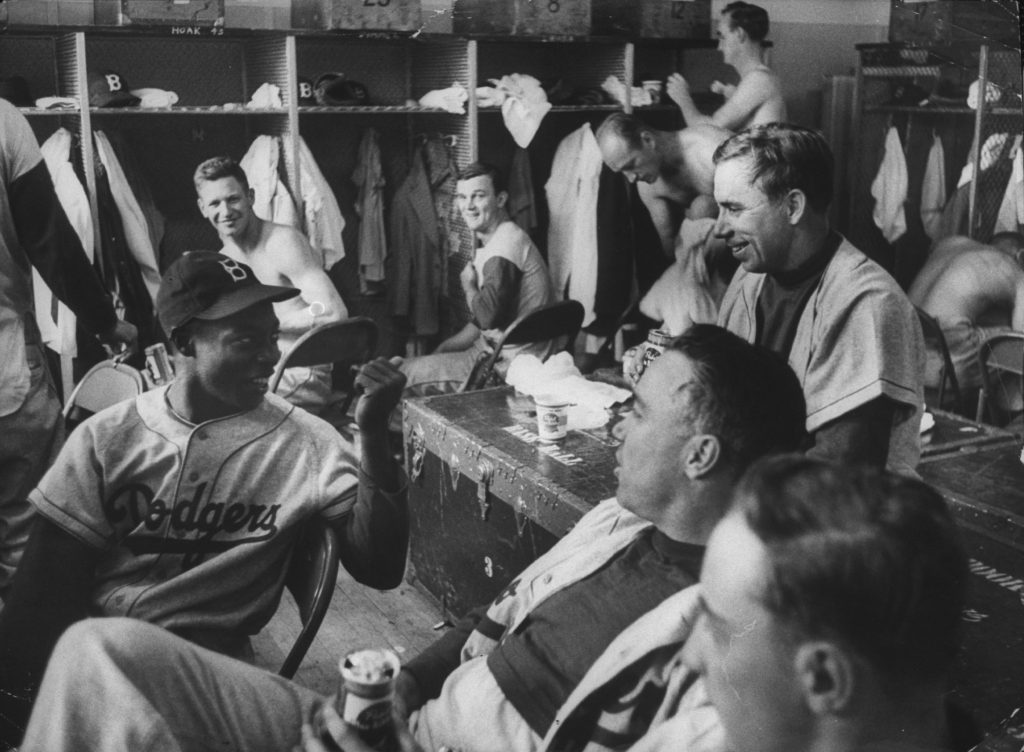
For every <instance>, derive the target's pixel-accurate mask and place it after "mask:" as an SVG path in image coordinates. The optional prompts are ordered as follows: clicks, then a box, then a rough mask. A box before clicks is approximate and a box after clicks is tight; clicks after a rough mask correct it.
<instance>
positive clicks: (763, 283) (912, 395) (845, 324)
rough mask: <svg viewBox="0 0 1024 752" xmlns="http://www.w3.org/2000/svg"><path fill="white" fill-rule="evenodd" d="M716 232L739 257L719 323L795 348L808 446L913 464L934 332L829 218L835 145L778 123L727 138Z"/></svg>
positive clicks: (720, 162)
mask: <svg viewBox="0 0 1024 752" xmlns="http://www.w3.org/2000/svg"><path fill="white" fill-rule="evenodd" d="M714 161H715V177H714V184H715V188H714V191H715V200H716V201H717V202H718V205H719V216H718V224H717V227H716V229H715V232H716V235H717V236H718V237H719V238H721V239H723V240H724V241H725V242H726V243H727V244H728V246H729V248H730V249H731V251H732V254H733V256H734V257H735V258H736V259H737V260H738V261H739V262H740V269H739V270H738V271H737V272H736V276H735V277H733V280H732V282H731V284H730V285H729V289H728V290H727V291H726V293H725V297H724V298H723V300H722V305H721V308H720V310H719V316H718V323H719V324H720V325H721V326H724V327H726V328H727V329H729V330H730V331H733V332H735V333H736V334H738V335H740V336H741V337H743V338H745V339H747V340H748V341H750V342H757V343H758V344H763V345H765V346H767V347H768V348H770V349H772V350H774V351H775V352H778V353H780V354H782V355H783V356H785V357H787V358H788V360H789V364H790V366H791V367H792V368H793V370H794V371H796V375H797V377H798V378H799V379H800V383H801V384H802V385H803V390H804V399H805V400H806V401H807V426H806V427H807V431H808V435H809V437H810V438H809V447H808V451H809V453H811V454H814V455H817V456H822V457H828V458H832V459H836V460H841V461H844V462H855V463H865V464H870V465H875V466H878V467H888V468H889V469H890V470H893V471H896V472H899V473H903V474H912V473H913V472H914V467H915V466H916V464H917V461H918V459H919V458H920V435H919V430H920V422H921V409H922V405H923V402H924V398H923V384H922V374H923V372H924V342H923V338H922V334H921V329H920V325H919V324H918V322H917V318H916V315H915V313H914V309H913V307H912V306H911V304H910V301H909V300H908V299H907V297H906V295H904V293H903V291H902V290H901V289H900V288H899V286H898V285H897V284H896V282H895V281H894V280H893V279H892V277H890V276H889V274H888V273H886V272H885V271H884V270H883V269H882V268H881V267H880V266H878V265H877V264H876V263H874V262H873V261H871V260H870V259H868V258H867V257H866V256H865V255H864V254H863V253H861V252H860V251H859V250H857V249H856V248H854V247H853V246H852V245H851V244H850V242H849V241H847V240H846V239H845V238H843V237H842V236H841V235H840V234H839V233H837V232H836V231H835V230H833V229H832V228H831V227H830V226H829V222H828V214H827V212H828V206H829V203H830V201H831V198H832V169H833V166H832V154H831V152H830V150H829V148H828V145H827V144H826V143H825V140H824V139H823V138H822V137H821V136H820V135H819V134H817V133H815V132H813V131H810V130H807V129H804V128H800V127H798V126H792V125H784V124H778V123H772V124H768V125H763V126H756V127H754V128H751V129H750V130H748V131H745V132H743V133H740V134H737V135H736V136H733V137H732V138H730V139H729V140H728V141H726V142H725V143H723V144H722V145H721V146H719V147H718V149H717V151H716V152H715V156H714Z"/></svg>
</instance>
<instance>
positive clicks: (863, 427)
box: [807, 397, 897, 468]
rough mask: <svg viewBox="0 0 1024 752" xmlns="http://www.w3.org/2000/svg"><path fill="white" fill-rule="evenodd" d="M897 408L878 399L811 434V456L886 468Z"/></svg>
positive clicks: (888, 402) (808, 452) (893, 404)
mask: <svg viewBox="0 0 1024 752" xmlns="http://www.w3.org/2000/svg"><path fill="white" fill-rule="evenodd" d="M896 409H897V405H896V404H895V403H893V402H892V401H891V400H889V399H887V398H886V397H877V398H875V399H873V400H872V401H871V402H868V403H867V404H865V405H861V406H860V407H858V408H856V409H854V410H851V411H850V412H848V413H847V414H846V415H843V416H841V417H839V418H837V419H836V420H833V421H831V422H829V423H826V424H825V425H824V426H822V427H821V428H819V429H818V430H817V431H815V432H814V433H813V434H812V437H811V438H812V440H813V446H811V448H810V449H808V451H807V454H809V455H810V456H812V457H820V458H822V459H828V460H833V461H835V462H843V463H848V464H861V465H871V466H874V467H879V468H884V467H885V465H886V462H887V461H888V458H889V440H890V436H891V434H892V426H893V420H894V419H895V415H896Z"/></svg>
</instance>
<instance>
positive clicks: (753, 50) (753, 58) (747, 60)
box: [733, 44, 764, 78]
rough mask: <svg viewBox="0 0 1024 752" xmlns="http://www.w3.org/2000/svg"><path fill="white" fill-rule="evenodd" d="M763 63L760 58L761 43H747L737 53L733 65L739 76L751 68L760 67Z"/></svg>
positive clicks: (741, 76)
mask: <svg viewBox="0 0 1024 752" xmlns="http://www.w3.org/2000/svg"><path fill="white" fill-rule="evenodd" d="M763 64H764V61H763V60H762V59H761V45H760V44H757V45H748V46H746V47H744V48H743V50H742V51H741V52H740V53H739V54H738V55H737V60H736V62H735V64H734V65H733V67H734V68H735V69H736V72H737V73H739V74H740V78H743V77H744V76H745V75H747V74H748V73H750V72H751V71H752V70H756V69H758V68H760V67H761V66H762V65H763Z"/></svg>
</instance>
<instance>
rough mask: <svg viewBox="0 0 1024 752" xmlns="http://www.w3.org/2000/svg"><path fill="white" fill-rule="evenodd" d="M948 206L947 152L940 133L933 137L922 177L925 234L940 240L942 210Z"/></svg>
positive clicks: (922, 214) (922, 207) (922, 212)
mask: <svg viewBox="0 0 1024 752" xmlns="http://www.w3.org/2000/svg"><path fill="white" fill-rule="evenodd" d="M945 206H946V152H945V150H944V149H943V147H942V139H941V138H939V135H938V134H935V135H934V136H933V137H932V148H931V149H930V150H929V151H928V161H927V162H926V164H925V168H924V177H923V178H922V179H921V224H922V225H924V232H925V234H926V235H927V236H928V237H930V238H931V239H932V240H938V239H939V238H940V237H941V236H940V235H939V231H940V229H941V226H942V210H943V208H944V207H945Z"/></svg>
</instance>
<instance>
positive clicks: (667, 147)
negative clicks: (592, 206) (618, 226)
mask: <svg viewBox="0 0 1024 752" xmlns="http://www.w3.org/2000/svg"><path fill="white" fill-rule="evenodd" d="M730 135H731V133H730V132H729V131H727V130H725V129H724V128H719V127H718V126H715V125H707V124H705V125H697V126H693V127H691V128H683V129H682V130H680V131H663V130H658V129H657V128H651V127H650V126H648V125H646V124H645V123H644V122H642V121H641V120H639V119H638V118H636V117H634V116H633V115H628V114H626V113H624V112H616V113H613V114H611V115H609V116H608V117H607V118H606V119H605V121H604V122H603V123H601V125H600V126H599V127H598V129H597V133H596V137H597V144H598V147H599V148H600V149H601V157H602V159H603V160H604V163H605V164H606V165H607V166H608V168H609V169H610V170H612V171H613V172H619V173H622V174H623V175H625V176H626V179H627V180H629V182H631V183H636V184H637V190H638V192H639V195H640V199H641V200H642V201H643V202H644V205H645V206H646V207H647V210H648V211H649V212H650V215H651V219H652V220H653V222H654V226H655V228H656V229H657V231H658V237H659V238H661V245H662V250H663V251H664V252H665V254H666V255H668V256H672V255H674V256H675V258H676V262H675V263H674V264H673V265H672V266H671V267H669V269H668V270H667V271H666V272H665V274H664V275H663V276H662V278H661V279H659V280H658V282H656V283H655V285H654V287H652V289H651V291H650V292H649V293H648V294H647V295H646V296H645V297H644V299H643V300H641V302H640V310H641V311H642V312H643V313H644V314H645V315H647V316H648V317H650V318H652V319H655V320H656V321H661V322H663V326H662V328H663V329H668V330H669V331H670V332H672V333H673V334H680V333H682V332H683V331H684V330H685V329H686V328H688V327H689V325H690V324H693V323H713V322H714V321H715V317H716V314H717V310H718V303H719V302H720V301H721V299H722V295H723V294H724V293H725V289H726V287H728V285H729V280H730V279H731V278H732V273H733V272H734V271H735V269H736V264H735V261H734V260H733V258H732V256H731V255H730V254H729V252H728V249H727V248H726V247H725V244H724V243H720V242H717V241H714V238H713V237H711V232H712V229H713V227H714V222H713V219H714V218H715V217H716V216H718V206H717V204H715V200H714V198H713V192H714V185H713V178H714V174H715V165H714V162H713V161H712V156H713V155H714V153H715V149H716V148H718V145H719V144H721V143H722V142H723V141H725V140H726V139H727V138H728V137H729V136H730Z"/></svg>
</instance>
